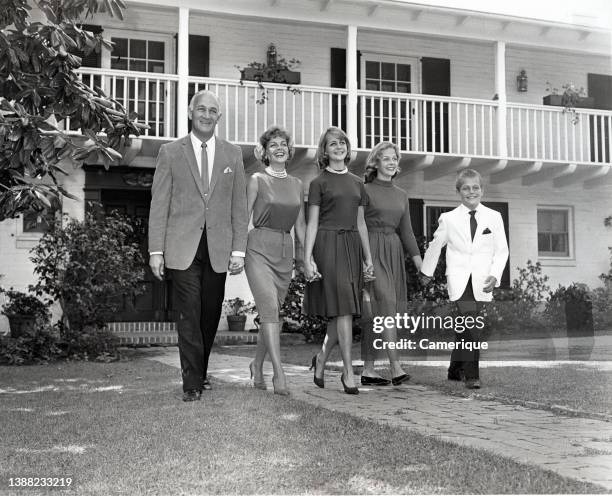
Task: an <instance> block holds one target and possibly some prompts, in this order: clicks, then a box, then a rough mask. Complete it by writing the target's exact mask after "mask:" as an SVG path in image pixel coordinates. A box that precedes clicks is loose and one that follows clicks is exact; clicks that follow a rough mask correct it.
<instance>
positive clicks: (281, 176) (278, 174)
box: [265, 166, 287, 179]
mask: <svg viewBox="0 0 612 496" xmlns="http://www.w3.org/2000/svg"><path fill="white" fill-rule="evenodd" d="M265 171H266V172H267V173H268V174H270V175H271V176H272V177H278V178H279V179H284V178H285V177H287V171H286V170H285V169H283V170H282V171H280V172H279V171H275V170H274V169H273V168H272V167H270V166H268V167H266V169H265Z"/></svg>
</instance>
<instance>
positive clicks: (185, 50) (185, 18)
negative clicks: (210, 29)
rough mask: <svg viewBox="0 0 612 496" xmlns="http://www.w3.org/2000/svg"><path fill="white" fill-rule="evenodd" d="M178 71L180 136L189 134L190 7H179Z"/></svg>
mask: <svg viewBox="0 0 612 496" xmlns="http://www.w3.org/2000/svg"><path fill="white" fill-rule="evenodd" d="M177 43H178V46H177V51H176V52H177V61H176V73H177V75H178V77H179V80H178V88H177V90H176V94H177V109H176V119H177V121H176V132H177V135H178V137H180V136H185V135H186V134H187V129H188V127H187V119H188V116H187V103H188V102H187V98H188V96H189V83H188V80H187V78H188V77H189V9H188V8H187V7H179V31H178V39H177Z"/></svg>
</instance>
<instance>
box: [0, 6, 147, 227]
mask: <svg viewBox="0 0 612 496" xmlns="http://www.w3.org/2000/svg"><path fill="white" fill-rule="evenodd" d="M34 3H36V5H37V6H38V7H39V8H40V10H41V12H42V13H43V15H44V16H45V20H44V22H32V20H31V19H30V13H29V11H30V10H31V7H30V6H29V5H28V1H27V0H4V1H3V2H2V10H1V12H0V221H2V220H4V219H7V218H11V217H15V216H16V215H17V214H19V213H22V212H26V211H35V212H42V211H46V210H47V209H50V208H51V205H52V204H53V203H58V202H59V199H60V198H61V196H62V195H65V196H69V197H71V196H70V195H69V194H68V193H67V192H66V190H65V189H63V188H62V186H61V185H60V184H59V183H58V175H60V174H62V175H67V174H68V172H67V171H66V170H64V169H63V168H62V166H61V165H60V164H61V163H62V162H63V161H65V162H69V161H72V164H73V165H74V166H80V165H82V163H83V160H85V159H86V158H87V157H88V156H89V155H90V154H95V153H97V154H98V156H99V157H100V159H101V160H102V161H103V163H104V164H105V166H106V167H107V168H108V166H109V164H110V162H111V161H113V160H116V159H119V158H121V154H120V153H118V152H117V151H116V149H117V148H119V147H120V146H121V144H122V143H127V142H129V139H130V136H131V135H136V136H137V135H139V134H140V132H141V130H142V129H143V128H146V125H143V124H138V123H135V122H133V121H132V120H131V119H130V118H129V117H128V115H127V114H126V112H125V109H124V108H123V106H122V105H121V104H120V103H119V102H117V101H116V100H114V99H111V98H109V97H107V96H106V95H105V93H104V92H103V91H102V90H101V89H100V88H98V87H95V88H93V89H92V88H89V87H88V86H87V85H86V84H84V83H83V82H82V81H81V80H80V79H79V77H78V74H77V73H76V72H75V70H76V69H78V68H79V67H80V65H81V58H80V57H78V56H76V55H74V54H72V53H70V52H75V51H82V52H83V53H85V54H89V53H91V52H92V51H93V50H96V51H100V49H101V47H105V48H107V49H110V48H111V44H110V43H109V42H108V41H105V40H104V39H103V38H102V37H101V36H100V35H94V34H93V33H91V32H89V31H86V30H84V29H82V28H81V27H80V24H79V23H81V22H82V19H83V18H85V17H87V16H89V15H93V14H95V13H96V12H106V13H108V14H109V15H110V16H114V17H119V18H122V10H123V9H125V5H124V3H123V0H35V2H34ZM67 119H70V125H71V128H72V129H74V130H77V129H79V128H80V129H81V132H82V134H83V135H84V136H85V139H84V138H83V137H82V136H78V135H75V134H69V133H67V132H65V131H64V130H63V128H64V127H65V126H64V124H65V123H66V120H67ZM58 123H60V124H58ZM71 198H72V197H71Z"/></svg>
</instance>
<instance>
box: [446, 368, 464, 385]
mask: <svg viewBox="0 0 612 496" xmlns="http://www.w3.org/2000/svg"><path fill="white" fill-rule="evenodd" d="M447 377H448V380H449V381H459V382H461V381H464V380H465V372H463V370H460V371H459V372H449V373H448V376H447Z"/></svg>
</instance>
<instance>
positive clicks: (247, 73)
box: [236, 45, 300, 85]
mask: <svg viewBox="0 0 612 496" xmlns="http://www.w3.org/2000/svg"><path fill="white" fill-rule="evenodd" d="M299 64H300V61H299V60H297V59H291V60H286V59H285V58H284V57H280V58H279V57H278V56H277V53H276V47H275V46H274V45H270V46H269V47H268V51H267V61H266V62H265V63H264V62H250V63H249V64H247V66H246V67H244V68H242V67H240V66H236V68H237V69H238V70H239V71H240V80H241V81H245V80H246V81H257V82H258V83H262V82H268V83H284V84H289V85H291V84H300V73H299V72H296V71H293V70H292V69H294V68H295V67H297V66H298V65H299Z"/></svg>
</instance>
